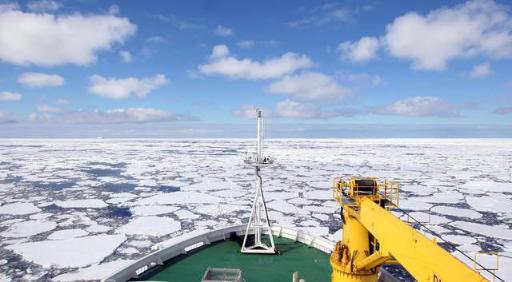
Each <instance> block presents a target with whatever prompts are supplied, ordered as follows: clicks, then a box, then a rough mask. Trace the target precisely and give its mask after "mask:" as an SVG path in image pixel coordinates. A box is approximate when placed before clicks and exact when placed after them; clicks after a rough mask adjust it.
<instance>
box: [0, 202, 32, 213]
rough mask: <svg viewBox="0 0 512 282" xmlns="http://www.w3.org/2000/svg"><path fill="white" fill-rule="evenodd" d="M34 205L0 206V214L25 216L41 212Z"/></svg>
mask: <svg viewBox="0 0 512 282" xmlns="http://www.w3.org/2000/svg"><path fill="white" fill-rule="evenodd" d="M40 211H41V209H40V208H38V207H36V206H35V205H34V204H32V203H12V204H5V205H3V206H0V214H12V215H25V214H32V213H36V212H40Z"/></svg>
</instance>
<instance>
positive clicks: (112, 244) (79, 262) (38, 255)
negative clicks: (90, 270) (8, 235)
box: [6, 235, 126, 267]
mask: <svg viewBox="0 0 512 282" xmlns="http://www.w3.org/2000/svg"><path fill="white" fill-rule="evenodd" d="M125 240H126V237H125V236H124V235H96V236H89V237H81V238H73V239H66V240H48V241H38V242H30V243H22V244H14V245H10V246H7V247H6V249H8V250H12V251H14V252H16V253H18V254H20V255H22V256H23V257H24V258H25V259H26V260H28V261H32V262H34V263H37V264H40V265H42V266H44V267H50V266H52V265H55V266H59V267H83V266H87V265H90V264H94V263H99V262H100V261H102V260H103V259H104V258H105V257H107V256H109V255H110V254H111V253H112V252H113V251H114V250H115V249H116V248H117V246H119V245H120V244H121V243H122V242H124V241H125Z"/></svg>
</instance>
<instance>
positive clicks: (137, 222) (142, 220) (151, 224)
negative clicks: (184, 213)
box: [117, 216, 181, 237]
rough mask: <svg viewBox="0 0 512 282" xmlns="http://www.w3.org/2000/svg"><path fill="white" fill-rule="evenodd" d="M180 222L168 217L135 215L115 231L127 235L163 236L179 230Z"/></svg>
mask: <svg viewBox="0 0 512 282" xmlns="http://www.w3.org/2000/svg"><path fill="white" fill-rule="evenodd" d="M180 229H181V224H180V223H179V222H177V221H175V220H174V219H172V218H169V217H158V216H144V217H136V218H134V219H132V220H131V221H130V222H129V223H127V224H126V225H124V226H121V227H120V228H119V229H118V230H117V232H118V233H121V234H129V235H149V236H157V237H159V236H164V235H167V234H171V233H173V232H176V231H179V230H180Z"/></svg>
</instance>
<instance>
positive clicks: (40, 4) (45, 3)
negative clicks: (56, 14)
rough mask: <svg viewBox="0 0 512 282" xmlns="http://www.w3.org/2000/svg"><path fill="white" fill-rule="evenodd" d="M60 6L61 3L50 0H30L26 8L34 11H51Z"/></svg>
mask: <svg viewBox="0 0 512 282" xmlns="http://www.w3.org/2000/svg"><path fill="white" fill-rule="evenodd" d="M61 7H62V3H60V2H57V1H51V0H37V1H30V2H28V4H27V8H28V9H29V10H31V11H34V12H53V11H57V10H58V9H60V8H61Z"/></svg>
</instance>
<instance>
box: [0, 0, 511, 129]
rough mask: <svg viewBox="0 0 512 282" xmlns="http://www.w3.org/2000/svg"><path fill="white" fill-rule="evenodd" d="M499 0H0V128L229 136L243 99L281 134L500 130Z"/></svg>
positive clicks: (244, 115)
mask: <svg viewBox="0 0 512 282" xmlns="http://www.w3.org/2000/svg"><path fill="white" fill-rule="evenodd" d="M511 9H512V6H511V5H510V4H507V2H505V1H498V2H495V1H490V0H475V1H467V2H464V1H392V2H390V1H386V3H383V2H379V1H255V2H249V1H145V2H144V3H142V2H141V1H119V2H113V1H59V2H54V1H50V0H46V1H29V2H25V1H18V2H12V1H11V2H10V1H3V2H0V136H3V137H59V136H60V137H73V136H75V137H80V136H86V137H94V136H112V137H116V136H119V137H126V136H129V137H146V136H151V137H223V136H224V137H229V136H234V137H240V136H245V135H243V134H241V135H240V134H237V132H239V131H240V130H239V128H240V125H245V124H248V125H249V124H250V125H251V126H252V122H251V120H250V118H251V117H252V113H253V111H254V108H255V107H262V108H263V109H264V110H265V112H266V113H267V115H268V116H269V117H270V118H271V122H272V124H275V125H276V127H275V128H276V130H281V132H280V133H277V134H276V135H277V136H282V137H287V136H291V137H340V136H342V137H346V134H339V133H334V132H336V130H338V129H339V130H350V128H352V126H353V125H364V127H360V128H368V129H369V130H373V131H375V130H378V131H379V132H380V133H379V134H376V135H378V136H386V135H389V137H395V136H407V137H409V136H411V134H406V133H407V132H411V131H414V132H421V133H418V134H416V135H417V136H422V137H429V136H432V137H437V136H445V135H446V132H452V134H451V135H450V134H448V135H449V136H452V137H465V136H484V137H489V136H491V137H492V136H496V137H502V136H510V135H512V133H511V131H512V130H511V127H510V124H511V121H512V76H511V75H510V73H512V64H511V59H512V12H511ZM447 127H448V128H455V129H457V130H446V128H447ZM165 128H172V130H165ZM213 128H214V129H213ZM283 128H291V129H293V128H296V129H297V132H298V133H297V132H296V133H293V134H291V133H289V130H286V131H283V130H282V129H283ZM304 128H307V130H304ZM319 128H329V130H324V131H321V130H319ZM383 128H386V130H384V129H383ZM396 128H401V129H400V130H396ZM425 128H435V129H434V130H432V129H428V130H425ZM482 128H485V132H482V131H481V130H482ZM489 128H490V129H489ZM156 129H159V130H156ZM115 132H124V133H122V134H121V133H119V135H116V133H115ZM286 132H288V133H286ZM386 132H387V133H386ZM433 132H434V133H433ZM461 132H465V133H461ZM471 132H473V133H474V134H473V135H472V134H470V133H471ZM479 132H480V133H479ZM504 132H505V133H504ZM361 136H363V137H364V134H362V135H361ZM412 136H415V135H414V134H412Z"/></svg>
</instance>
